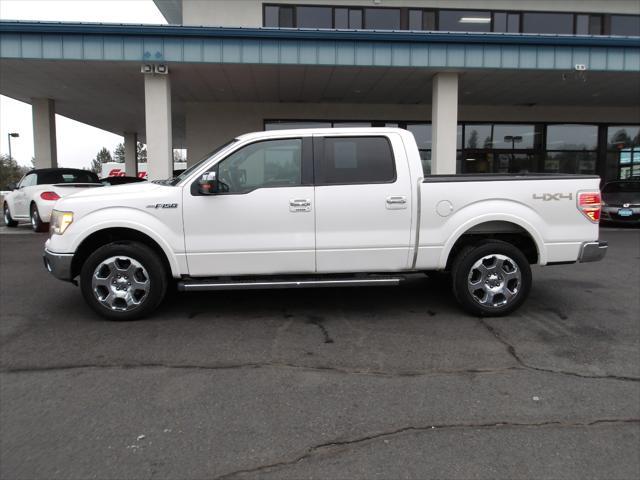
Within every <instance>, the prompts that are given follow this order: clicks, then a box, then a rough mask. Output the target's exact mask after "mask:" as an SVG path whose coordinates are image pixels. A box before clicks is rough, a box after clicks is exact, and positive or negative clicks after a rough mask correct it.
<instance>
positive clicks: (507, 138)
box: [492, 124, 536, 150]
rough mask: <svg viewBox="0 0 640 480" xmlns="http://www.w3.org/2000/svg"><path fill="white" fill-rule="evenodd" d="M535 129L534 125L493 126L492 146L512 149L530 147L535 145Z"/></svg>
mask: <svg viewBox="0 0 640 480" xmlns="http://www.w3.org/2000/svg"><path fill="white" fill-rule="evenodd" d="M535 137H536V131H535V126H534V125H503V124H495V125H494V126H493V142H492V145H493V148H506V149H510V150H511V149H513V150H522V149H531V148H533V147H534V145H535Z"/></svg>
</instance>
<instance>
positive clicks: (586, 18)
mask: <svg viewBox="0 0 640 480" xmlns="http://www.w3.org/2000/svg"><path fill="white" fill-rule="evenodd" d="M601 34H602V17H601V16H600V15H587V14H580V15H576V35H601Z"/></svg>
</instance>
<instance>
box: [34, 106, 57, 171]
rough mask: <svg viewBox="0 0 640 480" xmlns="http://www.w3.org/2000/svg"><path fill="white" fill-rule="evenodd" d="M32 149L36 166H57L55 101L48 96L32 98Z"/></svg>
mask: <svg viewBox="0 0 640 480" xmlns="http://www.w3.org/2000/svg"><path fill="white" fill-rule="evenodd" d="M31 112H32V114H33V151H34V155H35V167H36V168H50V167H57V166H58V151H57V145H56V110H55V102H54V101H53V100H52V99H50V98H32V99H31Z"/></svg>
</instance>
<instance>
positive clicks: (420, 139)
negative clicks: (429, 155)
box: [407, 123, 431, 150]
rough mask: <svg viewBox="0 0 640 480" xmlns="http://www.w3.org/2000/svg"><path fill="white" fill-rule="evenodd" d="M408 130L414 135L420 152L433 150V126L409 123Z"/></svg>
mask: <svg viewBox="0 0 640 480" xmlns="http://www.w3.org/2000/svg"><path fill="white" fill-rule="evenodd" d="M407 130H409V131H410V132H411V133H413V136H414V137H415V139H416V143H417V144H418V149H419V150H431V124H429V123H407Z"/></svg>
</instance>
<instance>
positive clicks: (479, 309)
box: [451, 240, 531, 317]
mask: <svg viewBox="0 0 640 480" xmlns="http://www.w3.org/2000/svg"><path fill="white" fill-rule="evenodd" d="M451 273H452V276H453V292H454V294H455V296H456V299H457V300H458V302H459V303H460V305H461V306H462V308H464V309H465V310H466V311H467V312H469V313H471V314H473V315H480V316H487V317H490V316H501V315H507V314H509V313H511V312H513V311H514V310H516V309H517V308H518V307H520V305H522V303H523V302H524V301H525V299H526V298H527V295H529V290H530V289H531V268H530V267H529V262H528V261H527V258H526V257H525V256H524V254H523V253H522V252H521V251H520V250H519V249H518V248H516V247H514V246H513V245H511V244H509V243H507V242H502V241H499V240H486V241H483V242H481V243H478V244H476V245H473V246H468V247H465V248H463V249H462V250H461V251H460V253H459V254H458V255H457V257H456V258H455V260H454V262H453V265H452V269H451Z"/></svg>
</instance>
